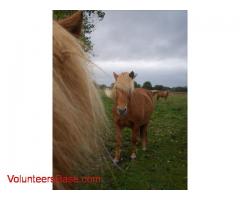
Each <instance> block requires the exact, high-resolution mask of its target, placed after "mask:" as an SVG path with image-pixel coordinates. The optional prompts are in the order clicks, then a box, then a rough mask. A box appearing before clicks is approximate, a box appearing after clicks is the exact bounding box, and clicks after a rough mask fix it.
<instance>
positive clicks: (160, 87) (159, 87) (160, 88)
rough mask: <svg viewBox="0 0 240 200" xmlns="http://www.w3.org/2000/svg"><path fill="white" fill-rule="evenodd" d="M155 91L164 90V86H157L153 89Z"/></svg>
mask: <svg viewBox="0 0 240 200" xmlns="http://www.w3.org/2000/svg"><path fill="white" fill-rule="evenodd" d="M153 89H154V90H163V89H164V86H163V85H155V86H154V87H153Z"/></svg>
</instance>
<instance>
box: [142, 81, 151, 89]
mask: <svg viewBox="0 0 240 200" xmlns="http://www.w3.org/2000/svg"><path fill="white" fill-rule="evenodd" d="M142 87H143V88H145V89H148V90H151V89H152V84H151V82H150V81H146V82H144V83H143V86H142Z"/></svg>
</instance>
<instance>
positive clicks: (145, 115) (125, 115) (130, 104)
mask: <svg viewBox="0 0 240 200" xmlns="http://www.w3.org/2000/svg"><path fill="white" fill-rule="evenodd" d="M113 74H114V77H115V80H116V82H115V84H114V87H113V98H114V100H115V104H114V106H113V109H112V112H113V118H114V122H115V129H116V151H115V158H114V162H115V163H117V162H118V161H119V160H120V151H121V150H120V147H121V140H122V129H123V128H124V127H129V128H131V129H132V151H131V159H135V158H136V142H137V137H138V136H139V134H140V136H141V139H142V148H143V150H146V144H147V127H148V123H149V120H150V117H151V114H152V112H153V109H154V100H153V95H154V94H153V93H152V92H151V91H149V90H146V89H142V88H138V89H134V78H135V76H136V75H135V74H134V72H131V73H128V72H124V73H121V74H119V75H117V74H116V73H113Z"/></svg>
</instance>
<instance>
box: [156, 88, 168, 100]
mask: <svg viewBox="0 0 240 200" xmlns="http://www.w3.org/2000/svg"><path fill="white" fill-rule="evenodd" d="M168 96H169V91H168V90H166V91H159V92H158V93H157V99H159V98H163V99H165V100H167V98H168Z"/></svg>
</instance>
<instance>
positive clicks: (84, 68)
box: [53, 12, 106, 189]
mask: <svg viewBox="0 0 240 200" xmlns="http://www.w3.org/2000/svg"><path fill="white" fill-rule="evenodd" d="M82 19H83V17H82V13H81V12H76V13H75V14H73V15H72V16H70V17H68V18H66V19H63V20H61V21H58V22H53V176H57V175H62V176H83V175H85V176H86V175H93V174H96V175H98V174H97V173H98V172H99V171H100V170H101V169H102V164H103V160H104V156H105V154H104V152H105V150H104V145H103V133H105V132H106V131H105V130H106V117H105V112H104V109H103V105H102V102H101V99H100V96H99V94H98V92H97V89H96V88H95V85H94V84H93V80H92V78H91V75H90V70H91V67H90V65H89V63H90V62H89V60H88V57H87V55H86V53H85V52H84V50H83V48H82V46H81V44H80V43H79V39H77V38H76V37H78V38H79V35H80V33H81V24H82ZM53 187H54V188H55V189H73V188H74V187H75V186H74V185H73V184H67V183H65V184H64V183H53Z"/></svg>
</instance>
